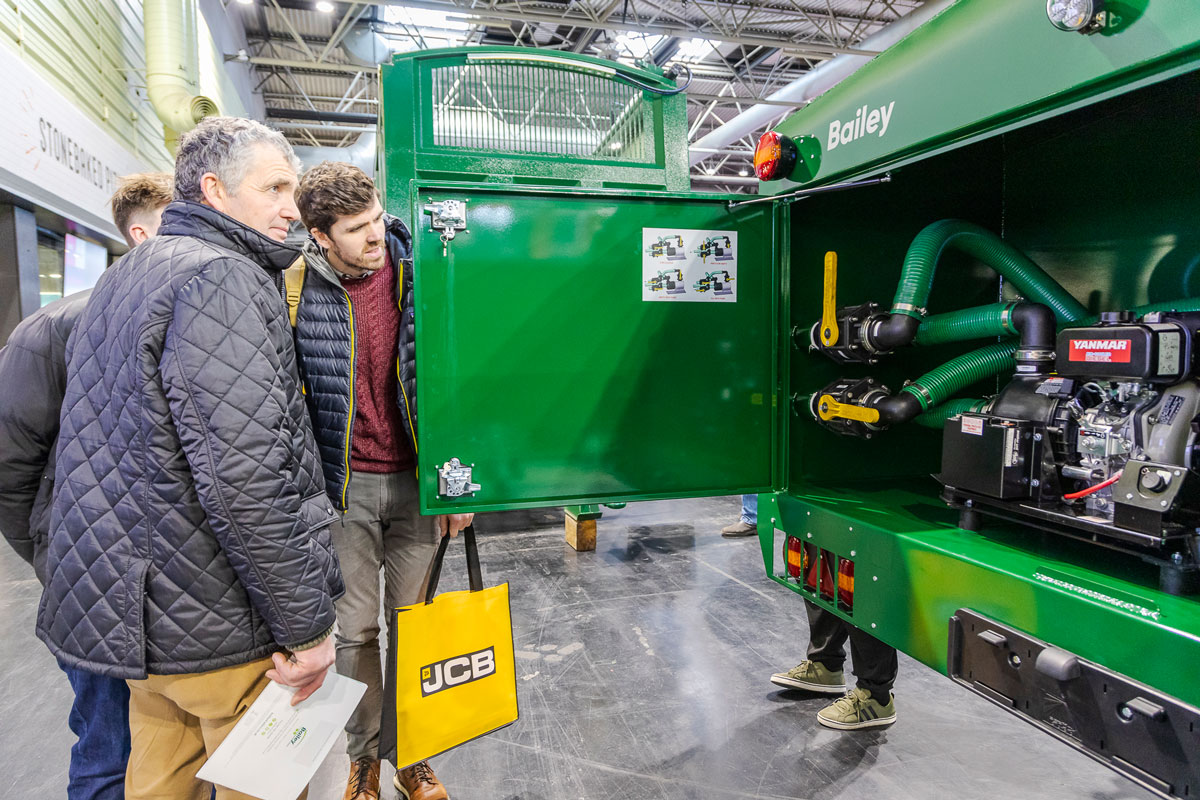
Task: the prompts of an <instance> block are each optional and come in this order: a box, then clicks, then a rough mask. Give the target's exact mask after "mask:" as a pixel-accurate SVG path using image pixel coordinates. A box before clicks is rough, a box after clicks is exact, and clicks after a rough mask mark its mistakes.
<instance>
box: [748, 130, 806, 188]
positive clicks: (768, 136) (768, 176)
mask: <svg viewBox="0 0 1200 800" xmlns="http://www.w3.org/2000/svg"><path fill="white" fill-rule="evenodd" d="M795 166H796V143H795V142H793V141H792V140H791V139H789V138H788V137H786V136H784V135H782V134H780V133H776V132H775V131H767V132H766V133H764V134H763V135H762V137H761V138H759V140H758V147H756V148H754V174H755V175H757V176H758V179H759V180H760V181H776V180H779V179H781V178H786V177H788V176H789V175H791V174H792V169H793V168H794V167H795Z"/></svg>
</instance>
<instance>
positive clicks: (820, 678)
mask: <svg viewBox="0 0 1200 800" xmlns="http://www.w3.org/2000/svg"><path fill="white" fill-rule="evenodd" d="M771 683H773V684H775V685H776V686H782V687H783V688H785V689H804V690H805V691H808V692H817V693H819V694H842V693H843V692H845V691H846V678H845V676H844V674H843V673H842V671H841V670H840V669H839V670H838V671H837V672H834V671H832V670H829V669H826V668H825V665H824V664H818V663H817V662H816V661H801V662H800V663H799V664H797V665H796V666H794V667H792V668H791V669H790V670H788V671H787V672H776V673H775V674H774V675H772V676H771Z"/></svg>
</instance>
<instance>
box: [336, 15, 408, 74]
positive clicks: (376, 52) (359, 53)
mask: <svg viewBox="0 0 1200 800" xmlns="http://www.w3.org/2000/svg"><path fill="white" fill-rule="evenodd" d="M414 49H416V46H415V45H414V44H413V43H412V41H411V40H409V41H405V40H402V39H399V38H395V37H388V36H382V35H380V34H378V33H376V32H375V29H374V27H373V26H372V25H371V24H370V23H359V24H357V25H355V26H354V27H352V28H351V29H350V32H349V33H347V34H346V36H345V38H343V39H342V50H344V51H345V52H346V57H347V58H349V59H350V60H351V61H352V62H354V63H355V64H357V65H359V66H360V67H378V66H379V65H380V64H383V63H385V62H387V61H390V60H391V58H392V56H393V55H395V54H396V53H407V52H408V51H410V50H414Z"/></svg>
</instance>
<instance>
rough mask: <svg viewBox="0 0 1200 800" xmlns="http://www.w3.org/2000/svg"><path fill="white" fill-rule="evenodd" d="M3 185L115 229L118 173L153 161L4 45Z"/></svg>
mask: <svg viewBox="0 0 1200 800" xmlns="http://www.w3.org/2000/svg"><path fill="white" fill-rule="evenodd" d="M0 64H2V65H3V70H4V75H5V78H4V80H3V81H0V104H2V105H0V107H2V108H5V109H6V113H5V114H4V115H3V117H2V118H0V184H3V185H4V188H6V189H8V190H9V191H11V192H13V193H14V194H18V195H21V196H23V197H26V198H28V199H30V200H32V201H34V202H36V203H37V204H38V205H41V206H44V207H46V208H48V209H49V210H51V211H54V212H56V213H59V214H61V215H63V216H65V217H68V218H71V219H74V220H76V221H77V222H80V223H83V224H84V225H87V226H88V227H91V228H94V229H96V230H98V231H101V232H104V233H107V234H109V235H110V236H114V237H116V238H119V237H118V236H117V231H116V228H115V227H114V226H113V224H112V219H111V215H110V212H109V205H108V201H109V198H110V197H111V196H112V193H113V190H114V189H115V188H116V185H117V179H118V178H119V177H120V176H122V175H128V174H129V173H132V172H142V171H145V170H147V169H150V167H149V165H148V164H146V163H145V162H144V161H143V160H141V159H139V158H138V157H137V156H135V155H133V154H132V153H130V152H129V151H128V150H126V149H125V147H123V146H122V145H121V144H120V143H119V142H118V141H117V140H116V139H114V138H113V137H112V136H110V135H109V134H108V133H107V132H106V131H105V130H104V129H103V128H101V127H100V126H99V125H97V124H96V123H94V122H92V121H91V120H90V119H89V118H88V117H87V116H86V115H85V114H84V113H83V112H81V111H79V110H78V109H77V108H76V107H75V106H74V105H73V104H72V103H71V102H70V101H69V100H68V99H67V98H66V97H65V96H63V95H62V94H61V93H60V92H59V91H58V90H57V89H55V88H54V87H53V86H52V85H51V84H50V83H49V82H48V81H46V80H45V79H44V78H42V77H41V76H40V75H39V74H38V73H37V72H36V71H35V70H34V69H33V68H31V67H30V66H28V65H27V64H25V62H24V61H22V60H21V59H20V58H19V57H18V56H17V55H16V54H15V53H14V52H13V51H12V50H10V49H8V48H7V47H0Z"/></svg>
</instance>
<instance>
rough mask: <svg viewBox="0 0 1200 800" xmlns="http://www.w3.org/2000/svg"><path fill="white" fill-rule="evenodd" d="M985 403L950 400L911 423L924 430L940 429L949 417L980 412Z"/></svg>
mask: <svg viewBox="0 0 1200 800" xmlns="http://www.w3.org/2000/svg"><path fill="white" fill-rule="evenodd" d="M987 403H988V401H987V400H966V399H963V400H950V401H949V402H946V403H942V404H941V405H940V406H938V407H937V408H931V409H929V410H928V411H926V412H925V413H924V414H922V415H921V416H919V417H917V418H916V419H914V420H913V422H915V423H917V424H918V425H923V426H925V427H926V428H942V427H945V425H946V420H948V419H950V418H951V417H957V416H958V415H959V414H962V413H964V412H968V411H982V410H983V407H984V406H986V405H987Z"/></svg>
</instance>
